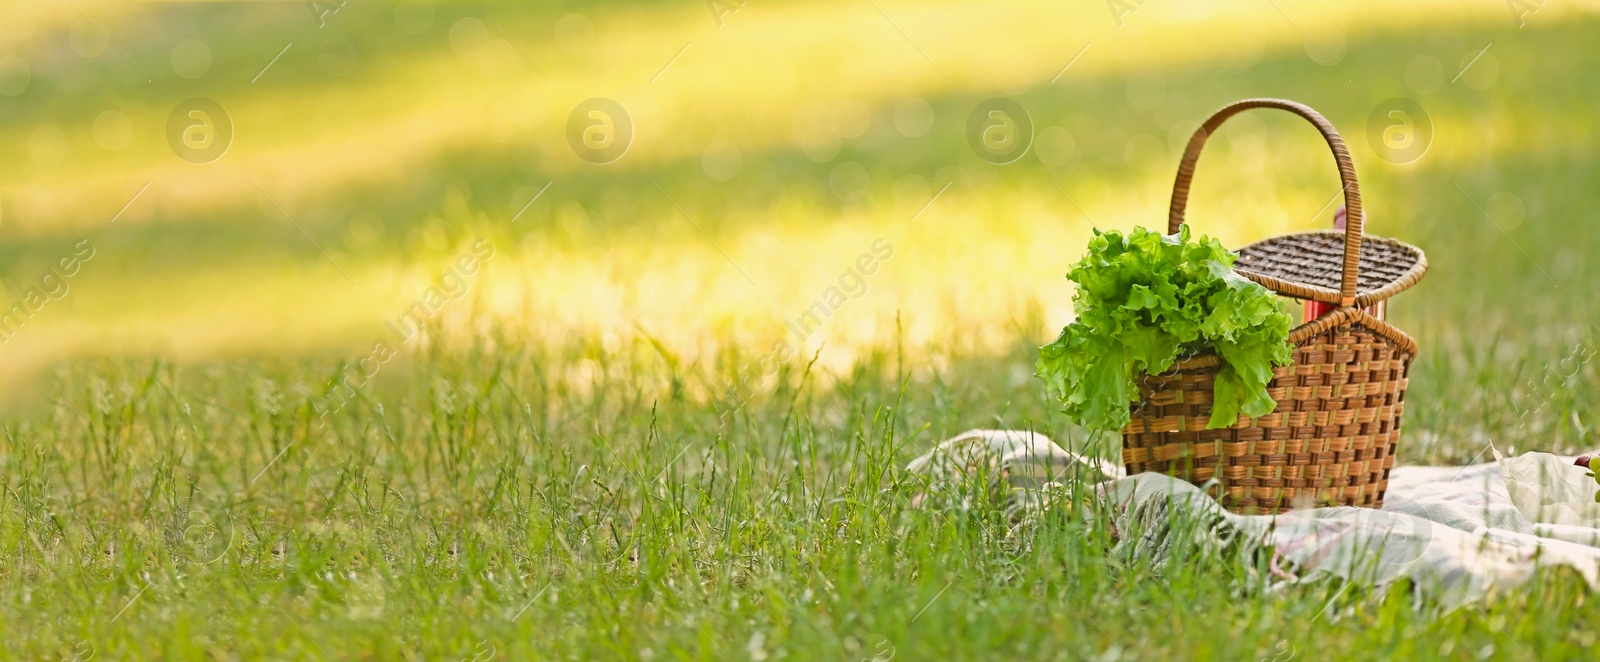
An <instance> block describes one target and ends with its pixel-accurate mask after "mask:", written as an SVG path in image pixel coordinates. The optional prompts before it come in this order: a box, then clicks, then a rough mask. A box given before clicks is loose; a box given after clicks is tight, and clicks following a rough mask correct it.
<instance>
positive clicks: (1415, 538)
mask: <svg viewBox="0 0 1600 662" xmlns="http://www.w3.org/2000/svg"><path fill="white" fill-rule="evenodd" d="M1494 455H1495V458H1496V461H1495V462H1491V463H1486V464H1476V465H1470V466H1464V467H1420V466H1418V467H1396V468H1394V469H1393V470H1392V471H1391V473H1390V476H1389V490H1388V493H1387V496H1386V498H1385V499H1384V506H1383V509H1381V510H1373V509H1368V508H1350V507H1337V508H1305V509H1298V510H1293V511H1290V512H1287V513H1283V514H1280V515H1275V516H1274V515H1239V514H1234V513H1230V512H1227V511H1226V510H1224V509H1223V508H1222V506H1221V505H1220V504H1218V503H1217V502H1216V500H1214V499H1212V498H1211V497H1210V496H1207V495H1206V494H1205V493H1204V492H1203V491H1201V490H1200V488H1198V487H1196V486H1194V485H1192V484H1189V483H1187V482H1184V481H1181V480H1176V479H1173V478H1170V477H1168V476H1164V475H1161V474H1154V473H1144V474H1139V475H1136V476H1125V475H1123V471H1122V468H1121V467H1120V466H1117V465H1115V464H1112V463H1110V462H1106V461H1104V460H1099V459H1095V458H1090V457H1086V456H1083V455H1079V454H1076V453H1071V452H1068V451H1066V450H1064V449H1062V448H1061V447H1060V446H1057V445H1056V444H1055V442H1053V441H1051V440H1050V439H1048V438H1047V437H1045V436H1044V435H1040V434H1037V433H1034V432H1029V431H1023V430H971V431H968V432H964V433H962V434H960V435H957V436H955V437H953V438H951V439H949V440H946V441H944V442H943V443H940V444H939V445H938V446H937V447H935V448H934V449H932V450H930V451H928V452H927V453H926V454H924V455H922V456H920V457H918V458H916V459H914V460H912V461H911V463H910V465H909V466H908V467H907V469H908V470H909V471H911V472H912V473H914V474H919V475H922V476H926V477H927V479H928V481H929V484H930V486H932V487H935V488H937V487H940V486H948V487H954V486H957V485H960V484H970V483H972V482H974V481H985V482H987V483H988V486H987V487H988V488H991V489H995V490H999V491H1000V492H1001V497H1000V499H998V501H997V502H998V503H1000V504H1003V506H1002V507H1004V508H1005V509H1006V511H1007V513H1008V514H1010V515H1012V516H1013V517H1014V518H1015V519H1016V520H1017V521H1019V522H1024V523H1025V522H1026V521H1027V519H1028V517H1027V516H1028V515H1029V514H1030V513H1032V512H1037V511H1039V510H1041V509H1044V508H1048V507H1049V506H1050V504H1051V503H1052V501H1053V500H1055V499H1062V498H1085V496H1087V498H1090V499H1093V500H1095V502H1096V503H1097V505H1100V506H1104V507H1106V508H1108V509H1109V510H1110V511H1111V515H1112V519H1113V525H1114V526H1116V527H1117V529H1118V531H1125V532H1130V533H1131V532H1134V531H1139V532H1142V533H1141V534H1140V535H1139V536H1138V538H1139V539H1138V540H1135V541H1131V543H1132V544H1135V545H1138V546H1139V548H1138V550H1137V551H1138V552H1139V553H1148V554H1152V555H1159V554H1160V553H1161V550H1163V549H1165V548H1166V545H1167V544H1168V543H1169V542H1170V541H1168V540H1163V539H1161V538H1162V536H1164V535H1166V534H1169V533H1171V531H1172V529H1171V528H1170V527H1166V528H1163V527H1162V526H1160V523H1159V522H1158V521H1157V520H1165V521H1171V519H1170V518H1171V517H1172V516H1173V515H1174V510H1175V509H1176V510H1177V511H1183V512H1182V514H1184V515H1185V516H1186V518H1187V519H1188V521H1191V522H1202V523H1205V526H1204V528H1202V529H1199V530H1198V535H1197V538H1196V542H1197V543H1199V544H1219V543H1220V542H1221V541H1224V540H1238V541H1245V542H1247V543H1249V544H1252V545H1259V546H1260V548H1262V549H1270V550H1271V551H1272V553H1273V562H1272V566H1273V569H1274V572H1275V573H1277V574H1279V576H1280V577H1282V578H1283V579H1285V580H1286V581H1307V580H1311V579H1315V578H1319V577H1328V576H1335V577H1340V578H1343V579H1345V580H1348V581H1351V582H1357V583H1361V584H1370V585H1373V586H1384V585H1387V584H1388V583H1390V582H1393V581H1395V580H1398V579H1401V578H1410V579H1411V580H1412V581H1413V582H1414V583H1415V585H1416V586H1417V588H1418V589H1419V591H1421V592H1422V593H1424V594H1429V595H1431V596H1432V597H1433V598H1434V599H1436V600H1437V601H1438V603H1439V604H1440V605H1442V606H1444V607H1446V608H1454V607H1458V606H1461V605H1465V604H1469V603H1472V602H1476V601H1479V600H1482V599H1483V598H1484V597H1485V596H1486V595H1488V594H1489V593H1490V592H1492V591H1508V590H1514V589H1515V588H1516V587H1518V586H1520V585H1521V584H1522V583H1524V582H1526V581H1527V580H1528V579H1529V578H1530V577H1532V575H1533V572H1534V570H1535V568H1536V567H1538V566H1540V565H1563V566H1567V567H1570V568H1572V569H1574V570H1576V571H1577V573H1578V574H1580V575H1582V576H1583V578H1584V579H1585V580H1586V581H1588V583H1589V585H1590V587H1592V588H1600V528H1597V525H1600V504H1597V503H1596V502H1595V496H1594V495H1595V490H1596V483H1595V480H1594V479H1593V478H1591V477H1589V475H1588V472H1587V470H1585V469H1583V468H1581V467H1577V466H1574V465H1573V464H1572V458H1563V457H1559V456H1556V455H1551V454H1549V453H1526V454H1523V455H1520V456H1517V457H1513V458H1502V457H1501V456H1500V453H1499V451H1498V450H1496V451H1495V453H1494ZM1069 494H1070V495H1071V496H1069ZM963 505H967V506H970V505H971V504H970V502H967V503H964V504H963ZM1186 535H1191V534H1188V533H1186ZM1280 568H1285V569H1284V570H1280Z"/></svg>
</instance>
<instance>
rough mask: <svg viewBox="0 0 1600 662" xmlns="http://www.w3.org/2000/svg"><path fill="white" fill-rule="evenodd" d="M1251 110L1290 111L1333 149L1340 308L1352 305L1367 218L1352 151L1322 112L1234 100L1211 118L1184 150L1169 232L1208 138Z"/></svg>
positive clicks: (1280, 102) (1173, 229)
mask: <svg viewBox="0 0 1600 662" xmlns="http://www.w3.org/2000/svg"><path fill="white" fill-rule="evenodd" d="M1252 108H1277V109H1279V110H1287V111H1289V112H1291V113H1294V114H1296V115H1299V116H1301V117H1303V118H1305V119H1306V121H1309V122H1311V124H1313V125H1315V126H1316V127H1317V130H1318V131H1321V132H1322V137H1323V139H1325V140H1327V141H1328V147H1329V148H1331V149H1332V150H1333V160H1334V161H1335V162H1336V163H1338V165H1339V181H1340V182H1341V183H1343V184H1344V206H1345V213H1346V219H1345V230H1344V274H1343V280H1342V281H1341V282H1340V287H1339V299H1340V305H1343V306H1347V307H1348V306H1352V305H1354V304H1355V300H1356V275H1357V272H1358V271H1359V269H1360V264H1361V230H1362V225H1363V224H1364V223H1365V221H1366V215H1365V214H1363V213H1361V187H1360V186H1359V185H1358V184H1356V167H1355V164H1353V163H1351V161H1350V150H1349V149H1346V148H1345V146H1344V138H1341V137H1339V132H1338V131H1337V130H1335V129H1334V128H1333V124H1332V123H1330V122H1329V121H1328V119H1327V118H1325V117H1323V116H1322V114H1321V113H1318V112H1317V111H1315V110H1312V109H1311V107H1310V106H1307V105H1305V104H1303V103H1298V102H1294V101H1289V100H1287V99H1245V100H1242V101H1235V102H1233V103H1231V104H1228V105H1226V106H1223V107H1222V110H1219V111H1217V113H1216V114H1215V115H1212V116H1211V119H1208V120H1206V122H1205V124H1202V125H1200V128H1199V129H1198V130H1196V131H1195V132H1194V137H1192V138H1190V139H1189V146H1188V147H1187V148H1185V149H1184V150H1183V161H1182V162H1181V163H1180V164H1179V165H1178V179H1177V181H1175V182H1173V184H1172V206H1171V208H1170V209H1169V211H1168V213H1167V233H1168V234H1172V233H1175V232H1177V231H1178V226H1180V225H1182V224H1183V212H1184V208H1185V207H1186V206H1187V205H1188V201H1189V183H1190V181H1191V180H1193V179H1194V166H1195V163H1196V162H1198V161H1199V160H1200V150H1201V148H1203V147H1205V144H1206V139H1207V138H1209V137H1210V136H1211V134H1212V133H1215V132H1216V130H1217V127H1219V126H1221V125H1222V123H1223V122H1225V121H1227V120H1228V118H1230V117H1233V116H1234V115H1237V114H1239V113H1241V112H1243V111H1246V110H1250V109H1252Z"/></svg>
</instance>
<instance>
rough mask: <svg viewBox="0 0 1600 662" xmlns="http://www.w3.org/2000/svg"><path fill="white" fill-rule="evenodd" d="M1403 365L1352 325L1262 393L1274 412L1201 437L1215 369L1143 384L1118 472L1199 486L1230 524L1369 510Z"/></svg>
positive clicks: (1325, 337)
mask: <svg viewBox="0 0 1600 662" xmlns="http://www.w3.org/2000/svg"><path fill="white" fill-rule="evenodd" d="M1411 359H1412V355H1411V354H1409V353H1407V352H1405V351H1403V350H1402V349H1401V348H1400V347H1398V346H1397V345H1396V343H1394V342H1393V341H1391V340H1389V339H1387V338H1385V337H1383V336H1381V335H1378V334H1376V333H1374V332H1372V331H1370V330H1368V329H1366V328H1364V327H1363V326H1361V325H1360V324H1358V323H1354V322H1352V323H1348V324H1344V325H1340V326H1337V327H1334V328H1333V329H1331V330H1329V331H1327V332H1325V333H1323V334H1322V335H1320V336H1317V337H1315V338H1312V339H1310V340H1308V341H1306V342H1305V343H1303V344H1301V345H1300V346H1298V347H1297V348H1296V349H1295V361H1294V363H1293V364H1291V365H1289V366H1286V367H1283V368H1279V369H1278V370H1277V371H1276V374H1275V376H1274V378H1273V380H1272V382H1271V384H1270V385H1269V386H1268V392H1269V393H1270V394H1271V395H1272V397H1273V399H1275V400H1277V402H1278V406H1277V408H1276V409H1275V410H1273V412H1272V413H1271V414H1268V415H1266V416H1262V417H1260V418H1256V419H1248V418H1244V417H1241V418H1240V419H1239V422H1238V423H1237V424H1236V425H1234V426H1233V427H1229V428H1223V429H1218V430H1207V429H1206V422H1207V421H1208V420H1209V419H1210V416H1211V393H1212V387H1213V377H1214V375H1215V374H1216V371H1217V366H1216V364H1215V362H1214V361H1205V362H1201V363H1202V364H1203V365H1204V364H1209V365H1204V367H1199V368H1191V367H1185V366H1183V365H1182V364H1180V365H1179V366H1178V367H1177V369H1176V370H1174V371H1172V372H1169V373H1168V374H1165V375H1161V376H1159V377H1150V378H1148V379H1146V380H1145V383H1144V385H1143V386H1142V387H1141V391H1142V395H1143V404H1142V405H1139V406H1136V407H1135V408H1134V412H1133V420H1132V422H1131V423H1130V424H1129V425H1128V427H1127V428H1126V429H1124V430H1123V437H1122V460H1123V463H1124V464H1125V465H1127V469H1128V472H1129V473H1130V474H1132V473H1139V472H1144V471H1156V472H1160V473H1165V474H1168V475H1172V476H1176V477H1178V478H1182V479H1184V480H1187V481H1189V482H1192V483H1195V484H1197V485H1198V484H1203V483H1205V482H1206V481H1209V480H1211V479H1213V478H1215V479H1217V481H1218V483H1219V485H1218V486H1217V489H1216V490H1215V491H1214V492H1213V494H1214V496H1217V497H1218V499H1219V500H1220V501H1221V502H1222V504H1223V506H1225V507H1227V508H1228V509H1230V510H1233V511H1236V512H1254V513H1278V512H1282V511H1284V510H1288V509H1290V508H1294V507H1305V506H1310V505H1317V506H1320V505H1344V506H1364V507H1368V508H1378V507H1381V506H1382V505H1383V495H1384V491H1385V490H1386V488H1387V487H1388V482H1389V469H1391V468H1393V467H1394V461H1395V446H1396V444H1398V443H1399V441H1400V415H1401V413H1402V412H1403V411H1404V408H1405V390H1406V380H1407V372H1408V370H1409V369H1410V366H1411Z"/></svg>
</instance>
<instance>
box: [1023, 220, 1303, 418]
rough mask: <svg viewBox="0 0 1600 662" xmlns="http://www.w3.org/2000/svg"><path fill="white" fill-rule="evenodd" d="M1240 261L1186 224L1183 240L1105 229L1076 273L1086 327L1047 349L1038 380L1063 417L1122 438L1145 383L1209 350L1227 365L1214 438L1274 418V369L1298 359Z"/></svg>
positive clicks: (1279, 305)
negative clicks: (1241, 424)
mask: <svg viewBox="0 0 1600 662" xmlns="http://www.w3.org/2000/svg"><path fill="white" fill-rule="evenodd" d="M1236 257H1237V256H1236V255H1234V254H1233V253H1231V252H1229V251H1228V250H1227V249H1225V248H1223V247H1222V244H1220V243H1218V242H1217V240H1215V239H1211V238H1209V237H1204V236H1202V237H1201V238H1200V240H1199V241H1191V240H1190V238H1189V226H1187V225H1185V226H1182V228H1180V230H1179V232H1178V234H1176V235H1161V234H1158V233H1155V232H1152V231H1149V230H1146V229H1144V228H1134V230H1133V232H1132V233H1130V234H1128V235H1127V236H1123V234H1122V233H1120V232H1114V231H1113V232H1100V231H1099V230H1096V231H1095V234H1094V239H1092V240H1090V242H1089V253H1088V254H1087V255H1085V256H1084V258H1083V260H1081V261H1079V262H1078V263H1077V264H1076V265H1073V267H1072V270H1071V271H1069V272H1068V273H1067V278H1068V279H1070V280H1071V281H1072V282H1074V283H1077V285H1078V292H1077V294H1076V295H1075V296H1074V297H1073V307H1074V308H1075V309H1076V311H1077V315H1078V316H1077V319H1076V320H1074V321H1073V323H1072V324H1070V325H1068V326H1067V327H1066V328H1064V329H1062V330H1061V335H1060V337H1058V338H1056V341H1055V342H1053V343H1050V344H1049V345H1045V346H1044V347H1041V348H1039V362H1038V365H1037V368H1038V372H1037V375H1038V376H1039V378H1040V379H1043V380H1044V382H1045V386H1046V387H1047V388H1048V389H1049V390H1050V392H1051V393H1053V394H1055V395H1057V396H1058V397H1059V398H1060V400H1061V404H1062V405H1063V407H1064V413H1066V414H1067V415H1068V416H1070V417H1072V418H1073V419H1074V420H1076V421H1077V422H1078V423H1079V424H1081V425H1083V426H1085V427H1087V428H1090V429H1093V430H1105V431H1116V430H1121V429H1122V428H1123V427H1124V426H1126V425H1127V424H1128V420H1129V405H1130V403H1133V402H1136V401H1137V400H1138V399H1139V389H1138V384H1137V381H1136V380H1137V379H1138V378H1139V377H1140V376H1142V375H1147V374H1148V375H1154V374H1160V373H1163V372H1166V371H1167V370H1168V369H1170V368H1171V367H1172V364H1173V362H1175V361H1176V360H1177V359H1178V356H1179V355H1180V354H1182V355H1185V356H1188V355H1193V354H1196V353H1203V352H1215V353H1216V354H1217V355H1218V356H1219V357H1220V358H1221V359H1222V365H1221V367H1220V369H1219V370H1218V372H1217V374H1216V377H1215V386H1214V391H1213V400H1214V402H1213V404H1212V408H1211V419H1210V421H1209V422H1208V423H1207V427H1208V428H1223V427H1228V426H1230V425H1233V424H1234V423H1235V422H1237V421H1238V420H1239V415H1240V414H1244V415H1245V416H1251V417H1254V416H1265V415H1267V414H1269V413H1271V412H1272V410H1273V408H1275V407H1276V406H1277V403H1276V402H1274V401H1273V400H1272V398H1271V396H1269V395H1267V384H1268V383H1269V382H1271V381H1272V368H1273V366H1275V365H1276V366H1282V365H1288V364H1289V363H1290V362H1291V361H1292V360H1293V354H1292V348H1291V347H1290V346H1289V344H1288V338H1289V326H1290V324H1291V319H1290V317H1289V314H1288V312H1287V311H1286V310H1285V307H1284V304H1283V302H1282V301H1281V300H1279V299H1278V297H1277V295H1275V294H1273V293H1272V292H1271V291H1269V290H1267V288H1265V287H1262V286H1261V285H1258V284H1256V283H1254V282H1252V281H1250V280H1248V279H1246V278H1244V277H1243V276H1240V275H1239V274H1237V273H1235V272H1234V271H1233V261H1234V259H1235V258H1236Z"/></svg>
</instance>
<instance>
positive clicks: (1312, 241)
mask: <svg viewBox="0 0 1600 662" xmlns="http://www.w3.org/2000/svg"><path fill="white" fill-rule="evenodd" d="M1344 250H1345V237H1344V232H1342V231H1339V230H1311V231H1307V232H1296V233H1293V234H1286V235H1282V236H1278V237H1273V238H1271V239H1263V240H1261V241H1258V242H1256V243H1253V244H1250V245H1249V246H1245V247H1244V248H1241V249H1239V261H1238V262H1235V263H1234V265H1233V268H1234V270H1236V271H1238V272H1239V273H1240V274H1241V275H1243V276H1244V277H1246V278H1249V279H1250V280H1253V281H1256V282H1258V283H1261V284H1262V285H1264V286H1266V287H1267V289H1270V290H1272V291H1274V292H1280V293H1283V294H1289V295H1291V296H1298V297H1300V298H1303V299H1321V300H1330V301H1337V297H1338V296H1339V287H1340V285H1341V284H1342V282H1341V280H1342V278H1343V275H1344V274H1343V269H1344ZM1427 271H1428V258H1427V257H1426V256H1425V255H1423V254H1422V249H1420V248H1417V247H1416V246H1412V245H1411V244H1407V243H1405V242H1402V241H1397V240H1394V239H1389V238H1387V237H1374V236H1371V235H1367V236H1365V237H1363V238H1362V242H1361V261H1360V264H1359V267H1358V271H1357V272H1356V273H1357V277H1356V301H1355V305H1356V306H1360V307H1365V306H1370V305H1372V304H1374V303H1377V302H1379V301H1382V300H1384V299H1387V298H1389V297H1391V296H1394V295H1395V293H1397V292H1400V291H1402V290H1405V289H1406V288H1408V287H1411V286H1412V285H1413V284H1415V283H1416V282H1417V281H1418V280H1420V279H1421V278H1422V275H1423V274H1424V273H1426V272H1427Z"/></svg>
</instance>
